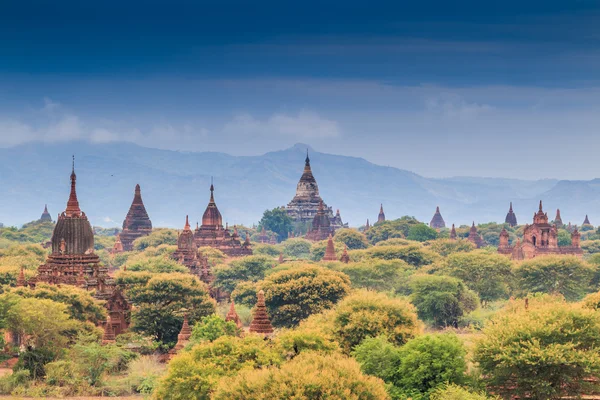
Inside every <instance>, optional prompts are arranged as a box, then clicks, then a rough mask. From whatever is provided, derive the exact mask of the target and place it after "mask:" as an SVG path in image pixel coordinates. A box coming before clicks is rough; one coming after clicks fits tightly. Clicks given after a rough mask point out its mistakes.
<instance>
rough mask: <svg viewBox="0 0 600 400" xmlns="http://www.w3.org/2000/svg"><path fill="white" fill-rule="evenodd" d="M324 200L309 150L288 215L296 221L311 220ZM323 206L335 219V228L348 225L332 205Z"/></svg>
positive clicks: (288, 207) (329, 215) (287, 208)
mask: <svg viewBox="0 0 600 400" xmlns="http://www.w3.org/2000/svg"><path fill="white" fill-rule="evenodd" d="M322 201H323V200H322V199H321V195H320V194H319V186H318V185H317V181H316V179H315V177H314V176H313V173H312V169H311V167H310V158H309V157H308V151H307V152H306V159H305V160H304V172H303V173H302V176H301V177H300V181H299V182H298V185H297V186H296V195H295V196H294V198H293V199H292V201H290V202H289V203H288V205H287V207H286V210H287V215H288V216H289V217H290V218H291V219H292V220H293V221H294V222H296V223H307V222H311V221H312V220H313V219H314V217H315V215H316V214H317V212H318V211H319V207H320V204H321V202H322ZM323 207H324V209H325V212H326V213H327V217H328V218H329V219H330V220H331V221H333V226H334V229H337V228H341V227H345V226H346V224H344V223H343V222H342V219H341V217H339V218H336V217H334V215H333V209H332V208H331V207H328V206H327V205H326V204H325V203H323Z"/></svg>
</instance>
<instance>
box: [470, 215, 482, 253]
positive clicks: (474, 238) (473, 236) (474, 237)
mask: <svg viewBox="0 0 600 400" xmlns="http://www.w3.org/2000/svg"><path fill="white" fill-rule="evenodd" d="M467 240H468V241H469V242H471V243H473V244H474V245H475V246H477V248H480V247H483V246H485V241H484V240H483V238H482V237H481V235H480V234H478V233H477V227H476V226H475V221H473V225H471V229H470V230H469V236H468V237H467Z"/></svg>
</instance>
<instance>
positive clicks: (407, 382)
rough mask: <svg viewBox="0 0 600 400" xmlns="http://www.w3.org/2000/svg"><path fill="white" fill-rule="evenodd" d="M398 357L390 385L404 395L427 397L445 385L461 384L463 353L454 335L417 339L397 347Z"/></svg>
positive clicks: (424, 336) (465, 365)
mask: <svg viewBox="0 0 600 400" xmlns="http://www.w3.org/2000/svg"><path fill="white" fill-rule="evenodd" d="M398 355H399V359H400V364H399V366H398V370H397V375H396V377H395V379H394V381H393V384H394V386H396V387H397V388H399V389H400V390H401V391H402V392H403V393H406V394H412V393H415V392H416V393H419V394H428V393H429V392H431V391H432V390H434V389H436V388H438V387H440V386H441V385H443V384H444V383H457V384H460V383H462V382H463V381H464V374H465V371H466V370H467V364H466V362H465V355H466V351H465V349H464V346H463V344H462V342H461V341H460V339H458V337H457V336H456V335H455V334H451V333H442V334H430V335H423V336H418V337H416V338H414V339H411V340H409V341H408V343H406V344H405V345H404V346H402V347H400V349H399V354H398Z"/></svg>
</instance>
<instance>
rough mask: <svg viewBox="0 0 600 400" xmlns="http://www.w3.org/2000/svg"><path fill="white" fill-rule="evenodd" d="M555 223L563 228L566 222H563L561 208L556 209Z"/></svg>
mask: <svg viewBox="0 0 600 400" xmlns="http://www.w3.org/2000/svg"><path fill="white" fill-rule="evenodd" d="M554 225H556V227H557V228H562V227H563V226H564V225H565V224H563V221H562V218H561V217H560V209H558V208H557V209H556V217H554Z"/></svg>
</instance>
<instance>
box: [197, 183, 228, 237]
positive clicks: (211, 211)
mask: <svg viewBox="0 0 600 400" xmlns="http://www.w3.org/2000/svg"><path fill="white" fill-rule="evenodd" d="M202 227H203V228H206V227H212V228H219V227H220V228H221V229H222V228H223V217H222V216H221V213H220V212H219V209H218V208H217V203H215V186H214V184H213V179H212V177H211V178H210V200H209V201H208V205H207V206H206V210H205V211H204V215H202Z"/></svg>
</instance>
